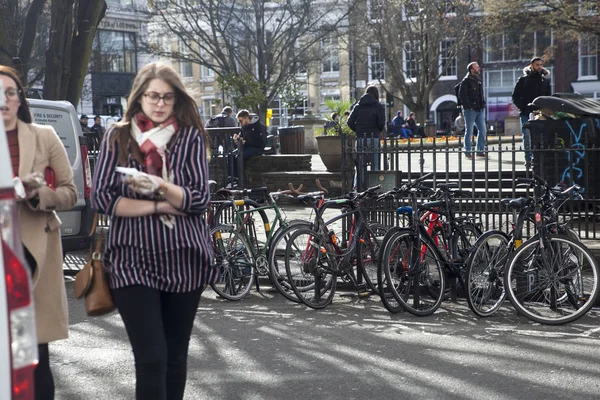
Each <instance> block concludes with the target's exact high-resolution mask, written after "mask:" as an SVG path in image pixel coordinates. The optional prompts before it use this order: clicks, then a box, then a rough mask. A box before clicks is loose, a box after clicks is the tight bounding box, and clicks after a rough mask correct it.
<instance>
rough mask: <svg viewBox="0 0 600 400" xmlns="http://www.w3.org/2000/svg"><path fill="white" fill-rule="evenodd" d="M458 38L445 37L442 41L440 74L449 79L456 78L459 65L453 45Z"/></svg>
mask: <svg viewBox="0 0 600 400" xmlns="http://www.w3.org/2000/svg"><path fill="white" fill-rule="evenodd" d="M455 44H456V39H444V40H442V41H441V42H440V74H441V75H442V77H444V78H447V79H456V76H457V65H456V56H455V55H454V54H452V53H453V47H454V46H455Z"/></svg>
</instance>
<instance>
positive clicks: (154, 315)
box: [113, 286, 204, 400]
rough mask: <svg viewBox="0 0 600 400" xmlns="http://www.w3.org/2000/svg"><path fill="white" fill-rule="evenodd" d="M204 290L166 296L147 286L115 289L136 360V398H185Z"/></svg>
mask: <svg viewBox="0 0 600 400" xmlns="http://www.w3.org/2000/svg"><path fill="white" fill-rule="evenodd" d="M203 290H204V288H198V289H196V290H195V291H193V292H189V293H167V292H161V291H159V290H155V289H150V288H148V287H144V286H130V287H125V288H122V289H116V290H113V298H114V301H115V304H116V306H117V309H118V310H119V313H120V314H121V318H122V319H123V322H124V323H125V329H126V330H127V335H128V336H129V341H130V342H131V347H132V349H133V356H134V358H135V377H136V387H135V393H136V399H138V400H141V399H143V400H153V399H156V400H180V399H183V393H184V391H185V382H186V377H187V355H188V345H189V342H190V336H191V334H192V327H193V325H194V317H195V316H196V309H197V308H198V303H199V302H200V295H201V294H202V291H203Z"/></svg>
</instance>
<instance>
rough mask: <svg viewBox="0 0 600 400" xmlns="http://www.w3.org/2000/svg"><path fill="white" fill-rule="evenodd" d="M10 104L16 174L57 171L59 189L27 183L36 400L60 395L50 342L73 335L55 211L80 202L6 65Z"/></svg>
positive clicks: (6, 113) (60, 151)
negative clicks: (33, 186) (30, 185)
mask: <svg viewBox="0 0 600 400" xmlns="http://www.w3.org/2000/svg"><path fill="white" fill-rule="evenodd" d="M0 80H2V82H3V83H4V93H0V95H4V96H5V99H6V105H5V106H4V107H1V108H0V111H1V112H2V119H3V120H4V125H5V126H6V130H7V137H8V141H9V148H10V153H11V162H12V166H13V172H14V174H15V176H18V177H20V178H21V179H22V180H23V181H24V182H27V181H30V178H31V177H32V176H33V175H32V174H33V173H42V174H44V172H45V170H46V168H47V167H50V168H51V169H52V170H53V171H54V176H55V178H54V188H50V187H48V186H46V185H43V186H41V187H39V188H32V187H29V188H28V187H27V186H26V187H25V189H26V195H25V198H23V199H22V200H21V202H20V204H19V222H20V228H21V236H22V240H23V245H24V247H25V254H26V258H27V261H28V264H29V265H30V267H31V269H32V280H33V294H34V302H35V316H36V325H37V338H38V351H39V364H38V367H37V368H36V371H35V393H36V396H35V398H36V400H39V399H54V381H53V378H52V372H51V371H50V360H49V354H48V343H49V342H52V341H54V340H59V339H65V338H67V336H68V323H69V321H68V311H67V297H66V293H65V285H64V278H63V270H62V247H61V240H60V225H61V223H60V220H59V219H58V217H57V215H56V212H55V211H62V210H69V209H71V208H73V206H75V203H76V201H77V193H76V188H75V185H74V183H73V171H72V170H71V164H70V163H69V159H68V157H67V153H66V151H65V148H64V146H63V144H62V142H61V140H60V138H59V137H58V135H57V134H56V132H54V129H53V128H51V127H47V126H41V125H36V124H33V123H32V118H31V113H30V111H29V106H28V104H27V102H26V101H25V91H24V89H23V86H22V84H21V81H20V80H19V77H18V75H17V73H16V71H15V70H14V69H12V68H9V67H6V66H2V65H0Z"/></svg>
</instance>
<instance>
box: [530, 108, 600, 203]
mask: <svg viewBox="0 0 600 400" xmlns="http://www.w3.org/2000/svg"><path fill="white" fill-rule="evenodd" d="M597 124H598V125H597ZM596 126H600V120H599V119H598V118H592V117H586V118H577V119H565V120H545V121H542V120H535V121H529V122H528V123H527V124H525V128H529V131H530V135H531V136H530V137H531V148H532V154H533V172H534V173H536V174H538V175H539V176H541V177H542V178H543V179H545V180H546V181H547V182H548V183H549V184H550V185H555V184H556V183H558V182H564V184H565V185H567V186H570V185H574V184H577V185H579V186H581V187H582V188H584V193H585V196H586V197H587V198H590V197H597V196H598V195H599V194H600V184H599V182H598V178H597V177H598V173H599V172H600V168H599V167H600V152H599V151H598V150H596V148H597V143H598V139H600V138H598V133H599V130H598V129H597V128H596Z"/></svg>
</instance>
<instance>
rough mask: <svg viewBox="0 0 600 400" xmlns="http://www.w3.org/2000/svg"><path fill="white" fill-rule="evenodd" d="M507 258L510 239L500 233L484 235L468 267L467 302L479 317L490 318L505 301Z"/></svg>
mask: <svg viewBox="0 0 600 400" xmlns="http://www.w3.org/2000/svg"><path fill="white" fill-rule="evenodd" d="M509 256H510V248H509V237H508V235H507V234H506V233H504V232H502V231H490V232H486V233H484V234H483V236H482V237H481V238H480V239H479V240H478V241H477V243H476V244H475V246H474V248H473V255H472V256H471V258H470V259H469V262H468V265H467V274H466V275H467V276H466V282H465V283H466V286H467V302H468V303H469V307H470V308H471V310H472V311H473V312H474V313H475V314H476V315H478V316H480V317H489V316H490V315H492V314H493V313H495V312H496V310H498V309H499V308H500V307H501V306H502V304H503V303H504V300H505V299H506V291H505V290H504V279H503V276H504V266H505V265H506V262H507V261H508V258H509Z"/></svg>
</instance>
